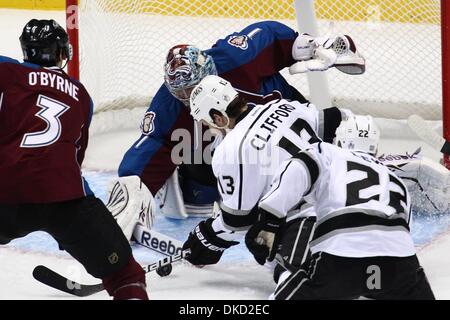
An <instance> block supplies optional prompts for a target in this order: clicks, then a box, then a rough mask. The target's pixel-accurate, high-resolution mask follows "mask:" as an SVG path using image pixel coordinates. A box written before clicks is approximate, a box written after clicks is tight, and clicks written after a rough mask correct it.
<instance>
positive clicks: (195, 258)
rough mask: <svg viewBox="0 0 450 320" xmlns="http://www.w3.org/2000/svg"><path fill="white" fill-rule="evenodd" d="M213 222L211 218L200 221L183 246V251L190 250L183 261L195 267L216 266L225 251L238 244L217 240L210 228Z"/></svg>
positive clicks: (215, 234) (214, 232)
mask: <svg viewBox="0 0 450 320" xmlns="http://www.w3.org/2000/svg"><path fill="white" fill-rule="evenodd" d="M213 221H214V219H213V218H209V219H207V220H204V221H201V222H200V223H199V224H198V225H197V226H196V227H195V229H194V230H193V231H192V232H191V233H190V234H189V237H188V239H187V240H186V242H185V243H184V245H183V250H185V249H191V254H190V255H189V256H188V257H186V258H185V259H186V260H187V261H189V262H190V263H192V264H193V265H195V266H204V265H209V264H216V263H217V262H219V260H220V258H221V257H222V254H223V252H224V251H225V249H228V248H229V247H232V246H234V245H237V244H239V242H237V241H227V240H224V239H222V238H219V237H218V236H217V234H218V233H216V231H214V229H213V227H212V223H213Z"/></svg>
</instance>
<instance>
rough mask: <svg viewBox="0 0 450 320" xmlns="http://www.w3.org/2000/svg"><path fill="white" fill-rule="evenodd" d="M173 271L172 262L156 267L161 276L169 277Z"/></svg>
mask: <svg viewBox="0 0 450 320" xmlns="http://www.w3.org/2000/svg"><path fill="white" fill-rule="evenodd" d="M171 272H172V265H171V264H168V265H166V266H163V267H159V268H158V269H156V273H157V274H158V275H159V276H160V277H167V276H168V275H169V274H170V273H171Z"/></svg>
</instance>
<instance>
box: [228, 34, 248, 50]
mask: <svg viewBox="0 0 450 320" xmlns="http://www.w3.org/2000/svg"><path fill="white" fill-rule="evenodd" d="M228 43H229V44H230V45H232V46H234V47H237V48H239V49H242V50H247V49H248V37H247V36H242V35H239V36H231V37H230V38H229V39H228Z"/></svg>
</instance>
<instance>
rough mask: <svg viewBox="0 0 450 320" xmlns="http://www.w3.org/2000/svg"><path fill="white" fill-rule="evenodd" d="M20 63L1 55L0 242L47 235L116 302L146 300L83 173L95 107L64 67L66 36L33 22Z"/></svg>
mask: <svg viewBox="0 0 450 320" xmlns="http://www.w3.org/2000/svg"><path fill="white" fill-rule="evenodd" d="M20 41H21V45H22V49H23V53H24V60H25V62H24V63H19V62H18V61H16V60H13V59H10V58H7V57H3V56H0V177H1V179H0V244H6V243H9V242H10V241H11V240H13V239H15V238H19V237H23V236H25V235H27V234H28V233H30V232H34V231H38V230H41V231H46V232H48V233H49V234H51V235H52V236H53V237H54V238H55V239H56V240H57V241H58V243H59V245H60V247H61V248H63V249H65V250H66V251H67V252H69V253H70V254H71V255H72V256H73V257H74V258H75V259H77V260H78V261H79V262H80V263H82V264H83V266H84V267H85V268H86V270H87V271H88V272H89V273H90V274H91V275H93V276H94V277H97V278H101V279H102V280H103V284H104V286H105V288H106V290H107V291H108V293H109V294H110V295H111V296H113V297H114V298H115V299H148V297H147V293H146V290H145V274H144V272H143V270H142V268H141V267H140V266H139V264H137V262H136V261H135V260H134V258H133V256H132V253H131V248H130V246H129V243H128V241H127V239H126V238H125V236H124V234H123V233H122V231H121V229H120V228H119V226H118V225H117V223H116V221H115V220H114V218H113V217H112V215H111V213H110V212H109V211H108V209H107V208H106V207H105V205H104V204H103V203H102V202H101V201H100V200H99V199H97V198H95V196H94V195H93V193H92V191H91V190H90V189H89V186H88V184H87V183H86V181H85V180H84V179H83V177H82V175H81V169H80V167H81V164H82V162H83V158H84V153H85V150H86V147H87V144H88V128H89V124H90V120H91V117H92V109H93V104H92V101H91V99H90V97H89V94H88V93H87V91H86V89H85V88H84V87H83V85H82V84H81V83H79V82H77V81H75V80H73V79H71V78H70V77H69V76H67V75H66V74H65V73H64V71H63V70H62V64H63V61H65V60H69V59H70V54H71V53H70V45H69V42H68V36H67V33H66V32H65V30H64V29H63V28H61V27H60V26H59V25H58V24H57V23H56V22H55V21H53V20H31V21H30V22H29V23H28V24H27V25H26V26H25V27H24V29H23V33H22V35H21V37H20Z"/></svg>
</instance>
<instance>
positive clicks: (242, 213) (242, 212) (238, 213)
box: [219, 202, 251, 216]
mask: <svg viewBox="0 0 450 320" xmlns="http://www.w3.org/2000/svg"><path fill="white" fill-rule="evenodd" d="M219 208H220V209H221V210H222V211H225V212H228V213H229V214H233V215H236V216H245V215H248V214H249V213H250V212H251V210H236V209H231V208H230V207H228V206H226V205H225V204H224V203H223V202H220V203H219Z"/></svg>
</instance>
